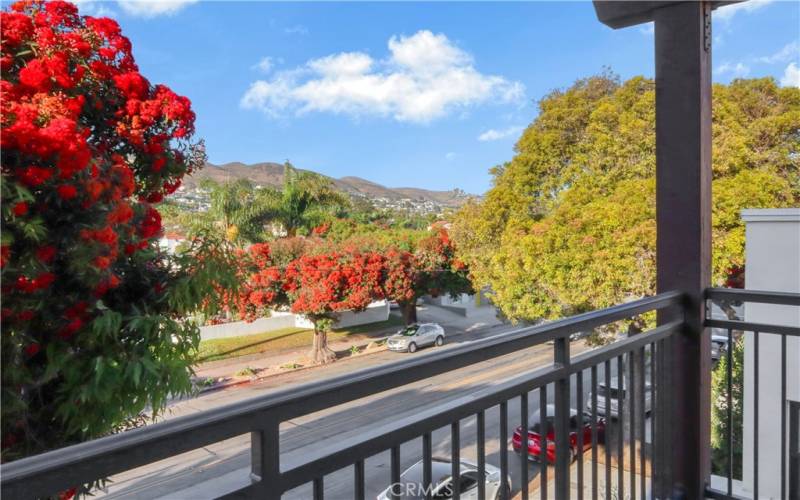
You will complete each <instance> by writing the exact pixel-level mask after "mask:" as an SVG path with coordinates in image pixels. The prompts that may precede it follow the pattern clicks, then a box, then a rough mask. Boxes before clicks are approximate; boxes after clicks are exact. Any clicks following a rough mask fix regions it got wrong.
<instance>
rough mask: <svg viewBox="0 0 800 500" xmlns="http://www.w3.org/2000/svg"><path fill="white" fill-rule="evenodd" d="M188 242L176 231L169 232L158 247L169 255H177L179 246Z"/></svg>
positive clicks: (160, 240) (160, 239) (159, 241)
mask: <svg viewBox="0 0 800 500" xmlns="http://www.w3.org/2000/svg"><path fill="white" fill-rule="evenodd" d="M185 241H187V240H186V237H185V236H184V235H182V234H180V233H177V232H175V231H167V232H165V233H164V235H163V236H162V237H161V238H159V239H158V246H159V247H161V249H162V250H164V251H165V252H167V253H175V250H176V249H177V248H178V245H180V244H181V243H183V242H185Z"/></svg>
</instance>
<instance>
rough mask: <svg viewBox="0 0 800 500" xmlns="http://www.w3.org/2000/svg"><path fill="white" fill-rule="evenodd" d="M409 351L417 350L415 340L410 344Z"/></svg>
mask: <svg viewBox="0 0 800 500" xmlns="http://www.w3.org/2000/svg"><path fill="white" fill-rule="evenodd" d="M408 352H412V353H413V352H417V344H415V343H414V342H412V343H410V344H408Z"/></svg>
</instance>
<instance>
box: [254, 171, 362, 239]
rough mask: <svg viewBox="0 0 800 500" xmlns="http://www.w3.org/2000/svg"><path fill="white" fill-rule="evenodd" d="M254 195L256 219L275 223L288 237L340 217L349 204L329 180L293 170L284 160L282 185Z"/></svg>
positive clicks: (311, 173) (317, 175)
mask: <svg viewBox="0 0 800 500" xmlns="http://www.w3.org/2000/svg"><path fill="white" fill-rule="evenodd" d="M257 198H258V199H259V203H258V207H259V215H258V217H259V218H260V220H261V221H262V222H264V223H270V222H272V223H276V224H279V225H280V226H281V228H282V229H283V230H284V231H285V232H286V236H289V237H292V236H297V233H298V231H299V230H307V231H309V230H311V229H312V228H313V227H315V226H318V225H319V224H320V223H322V222H323V221H325V219H327V218H329V217H331V216H341V215H342V213H343V212H344V211H345V210H346V209H347V207H349V206H350V200H349V199H348V198H347V196H346V195H343V194H342V193H340V192H339V191H337V190H336V188H335V187H334V185H333V183H332V182H331V181H330V179H328V178H326V177H323V176H321V175H319V174H316V173H313V172H304V171H300V170H297V169H296V168H294V167H293V166H292V164H291V163H289V162H288V161H287V162H286V163H285V164H284V169H283V186H282V188H281V189H275V188H265V189H261V190H259V191H258V194H257Z"/></svg>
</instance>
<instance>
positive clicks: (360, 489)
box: [353, 460, 366, 500]
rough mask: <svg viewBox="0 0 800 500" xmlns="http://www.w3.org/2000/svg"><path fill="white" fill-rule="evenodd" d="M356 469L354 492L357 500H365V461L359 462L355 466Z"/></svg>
mask: <svg viewBox="0 0 800 500" xmlns="http://www.w3.org/2000/svg"><path fill="white" fill-rule="evenodd" d="M353 469H354V474H353V475H354V476H355V477H354V485H353V491H354V492H355V495H354V497H355V498H356V500H364V497H365V496H366V492H365V484H364V483H365V477H364V461H363V460H358V461H356V463H355V464H353Z"/></svg>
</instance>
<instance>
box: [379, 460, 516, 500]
mask: <svg viewBox="0 0 800 500" xmlns="http://www.w3.org/2000/svg"><path fill="white" fill-rule="evenodd" d="M422 467H423V464H422V461H421V460H420V461H419V462H417V463H415V464H414V465H412V466H411V467H409V468H408V469H406V471H405V472H403V473H402V474H401V475H400V482H399V483H395V484H393V485H392V486H390V487H388V488H386V489H385V490H383V492H382V493H381V494H380V495H378V500H389V499H390V498H392V493H394V494H395V495H397V497H396V498H400V499H402V500H411V499H422V498H425V493H426V492H425V487H424V484H423V482H422V472H423V471H422ZM451 470H452V466H451V462H448V461H447V460H442V459H439V458H434V459H433V460H432V461H431V486H430V489H431V491H430V493H431V498H437V499H445V498H452V497H453V491H454V487H453V480H452V477H451V476H450V472H451ZM485 481H486V483H485V484H486V498H489V499H494V500H496V499H499V498H500V491H501V489H502V488H506V491H508V492H509V493H510V491H511V490H510V488H511V476H509V477H507V478H506V484H505V485H503V481H502V480H501V478H500V469H498V468H497V467H494V466H492V465H489V464H486V477H485ZM458 491H459V493H460V497H461V498H463V499H464V500H478V466H477V465H475V464H473V463H472V462H468V461H466V460H462V461H461V471H460V473H459V482H458ZM508 498H511V495H510V494H509V495H508Z"/></svg>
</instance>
